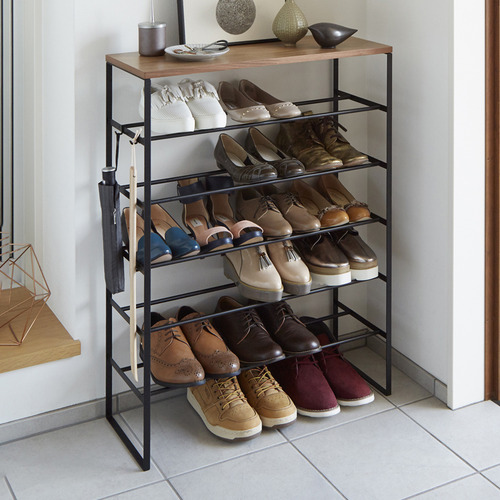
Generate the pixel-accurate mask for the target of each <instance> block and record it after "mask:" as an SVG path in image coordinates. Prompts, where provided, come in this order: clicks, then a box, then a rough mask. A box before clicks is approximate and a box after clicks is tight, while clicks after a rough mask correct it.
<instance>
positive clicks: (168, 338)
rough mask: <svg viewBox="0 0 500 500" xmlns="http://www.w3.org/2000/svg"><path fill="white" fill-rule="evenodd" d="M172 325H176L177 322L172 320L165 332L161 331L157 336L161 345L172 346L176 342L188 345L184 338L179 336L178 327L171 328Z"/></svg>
mask: <svg viewBox="0 0 500 500" xmlns="http://www.w3.org/2000/svg"><path fill="white" fill-rule="evenodd" d="M172 323H176V320H175V319H172V320H170V322H169V323H168V324H167V325H165V329H164V330H160V331H159V332H157V335H158V341H159V342H160V343H161V344H167V345H170V344H172V343H173V342H174V341H175V340H177V341H178V342H182V343H183V344H186V345H188V344H187V343H186V342H185V341H184V340H183V339H182V338H181V336H180V335H179V333H178V330H177V328H176V327H173V326H169V325H171V324H172Z"/></svg>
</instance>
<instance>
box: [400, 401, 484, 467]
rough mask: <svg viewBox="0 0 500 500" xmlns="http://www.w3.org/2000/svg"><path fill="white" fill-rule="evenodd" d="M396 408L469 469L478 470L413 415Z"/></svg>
mask: <svg viewBox="0 0 500 500" xmlns="http://www.w3.org/2000/svg"><path fill="white" fill-rule="evenodd" d="M398 410H399V411H400V412H401V413H402V414H403V415H404V416H406V417H408V418H409V419H410V420H411V421H412V422H414V423H415V424H416V425H418V426H419V427H420V428H421V429H423V430H424V431H425V432H426V433H427V434H429V436H431V437H433V438H434V439H435V440H436V441H437V442H438V443H440V444H442V445H443V446H444V447H445V448H446V449H448V450H449V451H451V452H452V453H453V454H454V455H455V456H456V457H458V458H459V459H460V460H461V461H462V462H463V463H464V464H466V465H468V466H469V467H470V468H471V469H473V470H474V471H475V472H480V471H479V469H477V468H476V467H474V466H473V465H472V464H470V463H469V462H467V460H465V458H463V457H461V456H460V455H459V454H458V453H457V452H456V451H455V450H453V449H452V448H450V447H449V446H448V445H447V444H446V443H443V441H441V439H439V438H438V437H437V436H435V435H434V434H433V433H432V432H431V431H430V430H428V429H426V428H425V427H424V426H423V425H422V424H420V423H419V422H418V421H417V420H415V419H414V418H413V417H411V416H410V415H408V414H407V413H405V412H404V411H403V410H401V408H398Z"/></svg>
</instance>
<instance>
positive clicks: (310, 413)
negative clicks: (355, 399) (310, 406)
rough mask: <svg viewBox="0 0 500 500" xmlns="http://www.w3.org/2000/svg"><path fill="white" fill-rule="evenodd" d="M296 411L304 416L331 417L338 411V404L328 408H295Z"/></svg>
mask: <svg viewBox="0 0 500 500" xmlns="http://www.w3.org/2000/svg"><path fill="white" fill-rule="evenodd" d="M297 413H298V414H299V415H303V416H304V417H312V418H323V417H332V416H333V415H337V413H340V406H338V405H337V406H336V407H335V408H330V409H328V410H304V408H297Z"/></svg>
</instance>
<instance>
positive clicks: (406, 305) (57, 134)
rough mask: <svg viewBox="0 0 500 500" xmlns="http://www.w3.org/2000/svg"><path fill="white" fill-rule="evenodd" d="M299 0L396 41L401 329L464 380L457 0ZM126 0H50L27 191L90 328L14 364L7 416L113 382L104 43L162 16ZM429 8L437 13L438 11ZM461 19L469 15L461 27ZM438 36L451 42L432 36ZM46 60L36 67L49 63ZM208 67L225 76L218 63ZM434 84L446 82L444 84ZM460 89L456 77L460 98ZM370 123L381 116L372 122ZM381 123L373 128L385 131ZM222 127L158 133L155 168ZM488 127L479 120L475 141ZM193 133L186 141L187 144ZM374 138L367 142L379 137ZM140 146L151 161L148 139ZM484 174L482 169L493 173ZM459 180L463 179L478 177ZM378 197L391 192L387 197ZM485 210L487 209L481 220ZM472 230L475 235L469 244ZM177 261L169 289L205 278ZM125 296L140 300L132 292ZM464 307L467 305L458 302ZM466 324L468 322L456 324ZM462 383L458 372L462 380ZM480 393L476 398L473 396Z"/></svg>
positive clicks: (398, 332)
mask: <svg viewBox="0 0 500 500" xmlns="http://www.w3.org/2000/svg"><path fill="white" fill-rule="evenodd" d="M26 1H27V0H26ZM30 1H33V0H30ZM427 4H428V5H427ZM299 5H300V6H301V8H302V10H303V11H304V13H305V14H306V17H307V18H308V20H309V22H310V23H311V24H312V23H314V22H319V21H321V20H325V21H332V22H338V23H340V24H344V25H348V26H356V27H359V29H360V31H359V35H360V36H366V37H367V38H372V39H375V40H378V41H381V42H387V43H390V44H393V45H394V46H395V48H396V53H395V84H396V85H395V108H396V116H395V125H396V129H395V158H394V160H395V188H396V189H395V207H394V208H395V233H396V234H397V236H396V240H395V243H396V245H395V250H396V262H395V281H396V283H395V286H396V289H395V292H396V293H395V295H396V298H395V303H394V306H395V307H394V312H395V321H394V327H395V328H394V341H395V345H396V347H397V348H398V349H400V350H401V351H402V352H403V353H405V354H406V355H407V356H409V357H410V358H412V359H414V360H415V361H416V362H417V363H419V364H421V365H422V366H423V367H424V368H426V369H427V370H429V371H430V372H431V373H433V374H434V375H436V376H438V378H440V379H441V380H443V381H445V382H448V383H450V386H451V383H452V382H453V380H454V379H453V377H454V373H455V372H453V373H452V375H451V377H450V376H448V374H447V367H448V366H450V365H449V363H448V344H449V340H450V339H451V334H452V331H453V326H454V325H453V322H452V306H453V305H454V304H455V303H458V302H457V301H459V299H460V300H461V299H462V297H458V296H457V293H458V292H455V295H453V296H452V283H453V281H452V280H453V279H460V278H461V279H466V278H467V275H465V274H462V273H461V268H460V265H456V266H455V267H453V264H454V261H450V256H451V255H453V254H452V244H453V241H457V242H460V243H462V240H461V239H460V238H461V237H462V236H464V235H465V231H458V229H460V228H459V227H458V228H457V227H455V228H454V229H455V231H454V232H452V229H451V228H452V226H453V224H454V221H457V222H458V221H459V220H458V219H454V218H453V215H454V213H455V212H454V210H455V209H456V208H457V207H458V205H457V204H456V205H453V202H452V200H453V195H454V193H453V192H451V190H450V188H449V186H451V185H452V184H451V183H452V181H454V180H456V179H455V175H456V173H457V170H456V169H455V170H454V169H453V163H452V152H453V151H452V148H451V146H452V137H453V135H452V129H450V128H449V123H450V119H451V118H452V117H453V116H454V109H453V106H455V101H452V100H451V97H450V91H451V90H452V89H453V87H452V77H451V73H450V71H451V69H450V68H451V61H452V60H453V59H452V52H451V46H452V45H451V39H452V37H453V34H452V30H451V28H450V27H451V26H452V24H451V17H450V16H451V13H452V3H451V1H448V2H442V3H437V4H436V3H432V4H430V2H426V6H427V7H428V8H423V3H422V2H409V1H404V2H403V1H401V0H394V1H385V2H382V1H381V0H372V1H371V2H366V0H357V1H351V2H348V3H346V2H343V1H340V0H336V1H335V2H325V1H324V0H314V1H311V2H307V3H306V2H299ZM325 5H328V9H327V10H325ZM119 7H120V8H118V7H117V2H102V1H97V0H86V1H83V0H72V1H68V0H49V1H47V2H43V6H42V7H41V9H42V12H41V14H42V19H43V21H44V24H43V31H42V33H41V40H40V41H39V42H40V44H41V45H39V46H41V55H42V69H43V79H42V92H41V98H42V103H41V106H40V109H39V110H38V111H39V112H41V113H42V117H43V120H42V125H43V133H42V135H41V137H42V138H43V140H42V143H41V144H40V143H37V145H36V146H35V149H36V150H37V151H40V152H41V156H40V157H39V159H40V160H41V162H40V164H38V163H35V167H34V168H35V172H34V173H35V174H36V176H37V178H38V179H40V183H39V184H37V188H36V189H35V196H34V198H33V200H31V199H27V200H26V204H27V206H29V205H31V207H30V210H31V212H32V214H33V217H35V220H37V221H39V223H37V224H35V225H34V227H32V231H33V233H34V234H33V235H32V236H33V238H34V239H35V240H36V241H42V243H43V247H42V249H41V251H39V253H41V254H42V255H43V264H42V265H43V269H44V271H45V273H46V276H47V279H48V282H49V284H50V286H51V288H52V291H53V296H52V298H51V302H50V305H51V307H52V309H53V310H54V311H55V312H56V313H57V314H58V316H59V317H60V319H61V320H62V321H63V323H64V324H65V326H66V327H67V328H68V330H69V331H70V333H71V334H72V336H73V337H74V338H78V339H80V340H81V342H82V355H81V356H79V357H76V358H71V359H68V360H62V361H57V362H54V363H48V364H45V365H40V366H35V367H32V368H27V369H24V370H18V371H14V372H10V373H6V374H2V375H1V376H0V392H1V393H2V394H3V395H4V396H5V398H6V399H9V398H10V400H12V403H11V404H9V405H8V406H6V405H2V407H1V409H0V423H1V422H8V421H11V420H15V419H19V418H22V417H25V416H29V415H35V414H38V413H41V412H45V411H49V410H53V409H56V408H60V407H65V406H68V405H72V404H76V403H79V402H83V401H89V400H93V399H96V398H100V397H102V396H103V394H104V285H103V272H102V264H101V262H102V249H101V235H100V213H99V202H98V196H97V182H98V181H99V179H100V169H101V168H102V167H103V166H104V69H105V65H104V54H106V53H113V52H126V51H134V50H136V48H137V39H136V36H137V35H136V25H137V22H139V21H142V20H145V19H147V17H148V8H147V2H137V1H133V0H122V1H121V2H119ZM429 11H432V12H434V13H436V15H435V16H431V19H430V20H429V16H428V13H429ZM475 14H476V13H475V12H474V15H475ZM478 16H479V15H478ZM157 17H158V18H163V19H165V20H166V21H167V23H168V42H169V44H174V43H175V42H176V41H177V26H176V9H175V2H173V0H170V1H169V2H163V3H161V4H160V5H158V9H157ZM433 19H435V21H433ZM405 20H406V23H405ZM439 20H441V21H442V22H441V23H439ZM427 22H433V23H434V24H435V25H433V28H435V30H434V32H432V33H429V30H426V29H423V28H425V27H426V26H427V24H426V23H427ZM459 26H460V25H457V24H456V25H455V32H458V28H459ZM438 28H439V29H438ZM422 32H425V33H427V35H428V36H430V37H431V38H430V39H431V40H432V41H433V43H431V42H430V41H427V39H423V38H422ZM450 37H451V38H450ZM415 46H416V47H415ZM436 47H439V48H440V49H439V50H431V49H435V48H436ZM418 48H422V50H418ZM382 57H383V56H382ZM360 64H361V66H359V65H360ZM342 67H346V68H347V69H348V70H349V71H348V72H347V73H348V74H349V73H351V74H352V75H356V76H355V78H354V81H346V82H345V84H346V85H349V87H350V88H355V89H356V90H357V91H361V92H362V91H363V90H364V88H365V85H366V78H365V70H368V73H370V72H371V71H376V68H375V69H374V68H372V67H370V66H369V65H368V66H367V67H365V66H364V65H363V64H362V59H361V58H360V59H359V60H358V61H353V62H351V61H345V65H344V61H343V66H342ZM39 69H40V68H39ZM39 69H38V71H39ZM324 71H328V66H327V65H325V64H323V63H320V64H319V65H316V64H315V65H303V66H302V67H301V75H300V76H301V79H302V80H299V79H290V78H288V79H287V80H286V81H284V80H283V78H282V76H283V69H282V68H280V67H277V68H266V69H261V70H246V71H244V72H237V73H236V72H228V73H227V74H225V75H224V78H225V79H228V80H233V81H234V80H236V79H238V78H249V79H253V80H255V81H256V82H258V83H259V84H261V85H262V86H263V87H264V88H268V89H273V93H274V92H275V93H276V94H278V95H280V96H283V98H292V97H294V98H297V97H296V96H297V95H298V96H299V98H303V96H302V95H300V93H301V92H304V93H305V95H304V97H308V96H310V95H318V93H322V92H323V91H327V90H328V89H329V88H330V87H329V85H330V82H329V81H328V80H327V79H325V78H318V75H323V72H324ZM36 72H37V69H36V67H35V69H34V73H35V75H36V74H37V73H36ZM115 75H116V81H115V85H116V87H115V88H116V90H117V101H116V103H115V104H116V110H117V117H118V119H122V118H123V119H125V118H128V117H131V116H132V117H133V118H134V119H136V118H138V115H137V111H136V109H137V101H138V93H139V88H140V86H139V83H138V81H137V80H136V79H133V78H131V77H128V76H123V75H120V76H118V74H117V72H115ZM412 75H413V77H411V76H412ZM201 76H205V77H206V78H207V79H208V80H210V81H213V75H210V74H207V75H201ZM478 81H479V79H477V80H476V79H474V81H473V82H469V85H476V86H477V85H478ZM429 86H432V87H433V88H434V89H435V90H436V92H437V94H430V93H429V92H428V90H429ZM375 90H376V89H375ZM458 95H459V94H458V93H457V91H455V96H456V97H457V98H458ZM476 95H477V94H476ZM479 95H481V93H480V92H479ZM417 98H418V99H417ZM35 100H36V99H35ZM457 104H458V102H457ZM118 109H120V110H121V111H120V112H119V111H118ZM476 123H482V122H481V121H479V122H476ZM348 125H349V134H352V135H349V138H350V139H351V140H352V138H353V137H355V138H356V140H357V141H362V137H364V135H365V134H364V132H365V130H366V126H367V123H366V121H364V122H363V121H356V120H351V121H350V122H349V123H348ZM467 125H469V123H467ZM369 126H370V127H372V128H374V125H373V124H371V123H370V124H369ZM36 130H37V129H36V127H35V131H36ZM456 130H457V129H456V128H455V131H456ZM377 131H378V129H376V130H371V133H375V134H376V133H377ZM215 140H216V137H215V136H214V137H212V136H205V137H203V138H199V142H198V143H197V144H196V147H197V155H196V157H193V155H189V154H188V153H187V152H186V151H185V148H182V147H175V154H172V150H171V149H170V150H168V149H167V145H166V144H158V143H156V144H155V146H154V157H155V164H154V170H155V174H156V173H167V174H172V175H173V174H175V173H177V172H185V171H189V172H191V171H196V170H197V169H211V168H213V163H212V161H213V160H212V151H213V144H214V143H215ZM480 140H481V138H480V137H478V136H477V135H476V134H473V142H474V143H478V142H480ZM176 141H177V140H176ZM180 141H181V140H179V142H174V145H175V146H177V145H180V144H181V142H180ZM123 142H124V143H125V147H123V149H122V155H121V160H120V172H119V177H120V178H121V180H122V182H125V181H126V175H127V167H128V164H129V150H128V147H126V144H127V141H126V139H124V140H123ZM170 144H171V143H170ZM360 146H361V147H363V148H364V147H365V144H360ZM369 147H370V148H376V145H375V144H374V143H371V144H369ZM199 152H201V153H202V154H201V155H199V154H198V153H199ZM138 153H139V163H140V149H139V151H138ZM455 153H457V151H455ZM35 156H36V154H35ZM195 158H196V159H195ZM204 158H206V160H204ZM478 163H479V164H480V162H478ZM139 166H140V165H139ZM460 172H462V171H461V170H460ZM370 182H371V183H372V185H371V186H370V189H372V188H374V189H376V188H377V186H378V183H379V180H377V178H373V179H370ZM475 183H476V184H478V183H480V176H479V178H476V179H475ZM454 186H455V189H456V190H457V191H458V189H461V188H462V186H464V184H457V183H455V184H454ZM356 189H359V191H358V192H359V193H361V195H363V194H364V193H366V185H364V184H363V182H362V181H361V178H359V179H358V181H356ZM477 191H478V190H477V186H475V190H474V191H473V192H472V193H471V194H470V196H469V197H468V199H467V203H468V204H469V203H471V204H472V205H473V206H482V205H481V196H480V195H479V194H478V192H477ZM455 194H458V192H457V193H455ZM360 197H361V196H360ZM31 201H32V203H31ZM369 202H370V204H372V203H373V204H374V205H376V204H377V203H378V201H377V200H375V199H374V198H370V199H369ZM478 212H479V211H478ZM436 214H438V217H436ZM174 215H176V214H174ZM480 218H481V214H480V213H479V215H478V219H477V220H480ZM479 225H480V223H479ZM469 229H471V228H470V227H469V226H467V230H469ZM475 235H476V236H478V235H477V233H475ZM30 236H31V235H30ZM452 237H453V238H455V240H452ZM470 244H471V242H470V241H469V248H470ZM472 244H473V247H474V248H473V253H474V254H475V255H479V254H480V255H482V253H481V251H480V249H479V250H478V248H477V247H478V246H480V245H479V240H478V239H475V241H473V242H472ZM474 245H475V246H474ZM454 255H455V259H457V258H460V259H461V258H462V257H461V256H460V254H458V253H455V254H454ZM163 271H166V270H163ZM169 273H171V274H169V275H168V276H166V275H165V273H163V274H161V273H158V277H157V278H155V281H154V283H153V285H154V287H155V292H156V291H160V290H161V292H162V293H163V294H164V295H166V294H168V290H167V289H165V285H164V283H165V282H166V281H167V280H168V281H169V282H171V283H176V285H175V286H176V287H177V288H183V289H184V288H185V289H189V288H190V287H191V283H187V282H186V275H189V272H186V270H185V269H184V270H183V267H182V265H179V266H172V267H171V268H169ZM203 279H204V281H205V282H206V284H209V283H213V282H224V279H223V278H221V272H220V269H218V268H217V267H213V268H212V269H210V270H209V272H207V273H206V275H205V276H204V278H203ZM464 290H465V288H464ZM469 290H471V288H470V287H469ZM179 291H181V290H179ZM481 293H482V288H481V287H480V283H478V281H477V280H476V281H475V282H474V287H473V289H472V291H471V292H470V295H471V296H472V297H475V301H474V308H475V311H476V312H477V311H478V310H479V309H480V306H481ZM315 297H318V295H316V296H315ZM117 298H118V299H119V301H122V302H126V298H125V297H120V296H118V297H117ZM327 299H328V298H327V297H326V298H325V300H327ZM432 299H434V300H432ZM214 303H215V299H214V298H207V299H206V300H204V301H203V302H202V303H201V304H200V306H201V307H202V308H206V309H207V310H209V308H210V307H213V305H214ZM372 305H376V304H373V303H372ZM459 305H460V306H461V305H462V304H461V302H460V304H459ZM320 306H321V303H320V302H317V303H316V304H315V305H314V306H313V305H311V303H309V305H308V306H307V308H308V309H307V310H303V309H302V306H299V305H297V307H296V309H297V312H299V313H306V312H307V313H312V314H315V313H320ZM294 307H295V304H294ZM461 310H463V309H460V308H458V309H454V311H455V314H458V313H459V312H460V311H461ZM478 317H479V316H478ZM457 319H458V318H457ZM120 321H121V320H117V323H116V324H117V326H119V328H122V327H123V335H122V336H117V337H116V339H115V347H116V349H117V352H118V357H120V356H121V357H122V361H123V362H125V361H126V353H127V347H126V337H125V335H126V328H125V327H124V325H123V322H120ZM122 325H123V326H122ZM460 326H461V325H460V324H458V325H457V324H455V328H457V327H458V328H460ZM461 352H463V350H462V351H461ZM454 359H456V361H457V365H456V367H455V368H456V369H457V370H458V369H459V368H461V367H462V366H463V365H460V364H458V363H463V362H464V359H463V358H458V357H457V358H454ZM475 366H476V365H475ZM476 368H477V366H476ZM472 386H473V389H474V391H475V392H473V394H474V396H473V398H476V395H477V383H476V382H474V383H473V384H472ZM460 387H461V385H459V384H457V386H456V387H455V391H459V390H460ZM471 394H472V393H470V394H469V395H468V398H469V401H472V399H471V397H472V396H471ZM26 395H29V396H26ZM466 399H467V398H466ZM466 399H464V400H463V401H466Z"/></svg>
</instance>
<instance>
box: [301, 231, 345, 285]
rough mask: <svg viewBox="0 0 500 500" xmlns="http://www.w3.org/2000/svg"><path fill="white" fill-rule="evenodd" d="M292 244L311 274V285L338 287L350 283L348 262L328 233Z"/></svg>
mask: <svg viewBox="0 0 500 500" xmlns="http://www.w3.org/2000/svg"><path fill="white" fill-rule="evenodd" d="M294 243H295V246H296V247H297V249H298V250H299V253H300V255H301V256H302V260H303V261H304V262H305V263H306V265H307V267H308V268H309V271H310V272H311V277H312V279H313V284H317V285H328V286H339V285H345V284H347V283H350V282H351V279H352V277H351V268H350V267H349V260H348V259H347V257H346V256H345V255H344V253H343V252H342V250H340V248H339V247H338V245H336V244H335V243H334V242H333V241H332V238H331V236H330V235H329V234H328V233H327V234H320V235H316V236H308V237H307V238H301V239H297V240H295V241H294Z"/></svg>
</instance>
